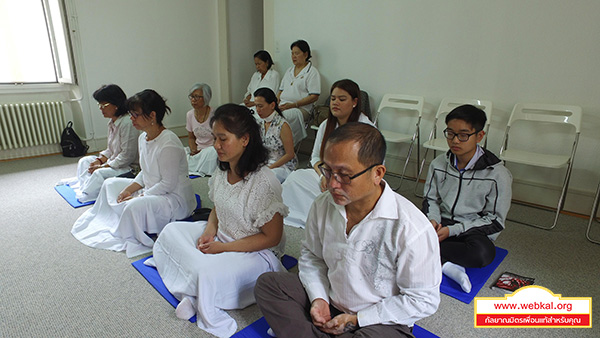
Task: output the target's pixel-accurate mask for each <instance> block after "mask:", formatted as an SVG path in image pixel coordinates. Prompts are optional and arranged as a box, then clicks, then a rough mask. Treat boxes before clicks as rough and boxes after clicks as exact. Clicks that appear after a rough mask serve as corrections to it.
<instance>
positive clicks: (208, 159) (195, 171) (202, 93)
mask: <svg viewBox="0 0 600 338" xmlns="http://www.w3.org/2000/svg"><path fill="white" fill-rule="evenodd" d="M211 97H212V90H211V89H210V86H209V85H207V84H206V83H196V84H194V85H193V86H192V88H190V93H189V95H188V98H189V99H190V103H191V104H192V108H193V109H192V110H190V111H188V112H187V115H186V123H185V129H186V130H187V131H188V145H189V147H186V148H185V152H186V154H187V161H188V165H189V173H190V175H198V176H205V175H211V174H212V173H213V171H215V169H217V152H216V151H215V148H214V147H213V137H212V134H211V129H210V118H211V117H212V115H213V113H214V110H213V109H212V108H211V107H210V106H209V105H208V104H209V103H210V98H211Z"/></svg>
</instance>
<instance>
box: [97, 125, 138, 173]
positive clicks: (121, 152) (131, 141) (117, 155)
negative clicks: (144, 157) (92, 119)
mask: <svg viewBox="0 0 600 338" xmlns="http://www.w3.org/2000/svg"><path fill="white" fill-rule="evenodd" d="M139 135H140V133H139V131H138V130H137V129H135V127H134V126H133V124H132V123H131V119H130V118H129V114H127V115H123V116H120V117H119V118H118V119H117V120H116V121H114V122H113V121H112V120H110V121H109V122H108V141H107V144H108V147H107V148H106V149H105V150H103V151H101V152H100V155H104V157H106V158H107V159H108V160H107V161H106V163H108V165H109V166H110V167H111V168H114V169H120V168H127V167H129V166H131V164H132V163H138V137H139Z"/></svg>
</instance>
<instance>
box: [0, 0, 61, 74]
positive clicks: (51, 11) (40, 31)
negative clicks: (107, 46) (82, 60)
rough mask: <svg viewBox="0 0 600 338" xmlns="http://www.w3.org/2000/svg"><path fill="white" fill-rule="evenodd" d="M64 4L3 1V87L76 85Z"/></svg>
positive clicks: (0, 34) (0, 67)
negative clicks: (12, 85) (16, 84)
mask: <svg viewBox="0 0 600 338" xmlns="http://www.w3.org/2000/svg"><path fill="white" fill-rule="evenodd" d="M63 9H64V6H63V2H62V1H61V0H0V50H1V51H2V53H0V84H14V83H23V84H28V83H73V71H72V66H71V65H72V63H71V57H70V56H71V53H70V49H69V48H70V46H69V40H68V36H67V25H66V24H65V20H64V15H63V12H64V10H63Z"/></svg>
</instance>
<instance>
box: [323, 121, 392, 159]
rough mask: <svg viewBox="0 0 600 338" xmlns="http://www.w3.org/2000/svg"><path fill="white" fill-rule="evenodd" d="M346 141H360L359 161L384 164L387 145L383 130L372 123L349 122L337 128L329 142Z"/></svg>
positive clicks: (330, 136)
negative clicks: (382, 133)
mask: <svg viewBox="0 0 600 338" xmlns="http://www.w3.org/2000/svg"><path fill="white" fill-rule="evenodd" d="M344 141H354V142H358V144H359V150H358V162H360V163H361V164H364V165H365V166H371V165H373V164H383V161H384V160H385V153H386V150H387V146H386V144H385V139H384V138H383V135H381V132H380V131H379V130H378V129H377V128H375V127H373V126H372V125H370V124H366V123H361V122H348V123H346V124H344V125H343V126H341V127H339V128H337V129H335V130H334V131H333V132H332V133H331V135H329V138H328V139H327V144H328V145H329V144H336V143H340V142H344Z"/></svg>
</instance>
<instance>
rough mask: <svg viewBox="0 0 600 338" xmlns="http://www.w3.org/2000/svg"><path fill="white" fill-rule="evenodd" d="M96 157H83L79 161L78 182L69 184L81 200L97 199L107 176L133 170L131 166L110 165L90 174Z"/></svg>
mask: <svg viewBox="0 0 600 338" xmlns="http://www.w3.org/2000/svg"><path fill="white" fill-rule="evenodd" d="M96 158H97V156H93V155H92V156H85V157H82V158H81V159H80V160H79V162H77V184H69V186H70V187H71V188H72V189H73V190H74V191H75V193H76V194H77V198H78V199H80V201H81V202H84V201H93V200H95V199H96V198H97V197H98V193H99V192H100V188H101V187H102V183H104V180H106V179H107V178H110V177H115V176H119V175H121V174H124V173H126V172H128V171H130V170H131V168H129V167H125V168H120V169H114V168H110V167H109V168H100V169H96V170H94V172H93V173H91V174H90V173H89V172H88V168H89V167H90V164H91V163H92V162H94V161H95V160H96Z"/></svg>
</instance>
